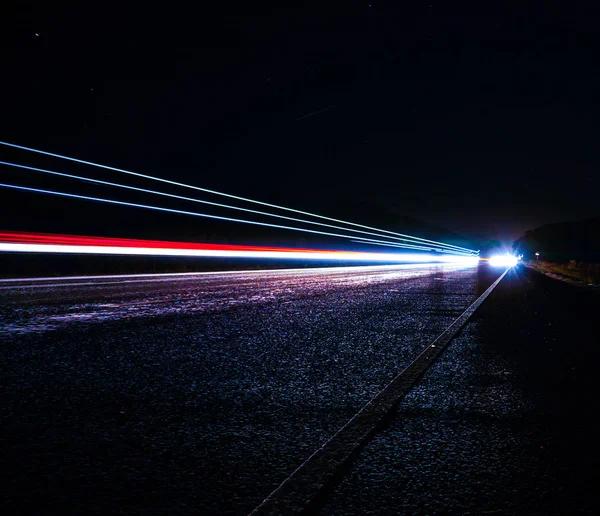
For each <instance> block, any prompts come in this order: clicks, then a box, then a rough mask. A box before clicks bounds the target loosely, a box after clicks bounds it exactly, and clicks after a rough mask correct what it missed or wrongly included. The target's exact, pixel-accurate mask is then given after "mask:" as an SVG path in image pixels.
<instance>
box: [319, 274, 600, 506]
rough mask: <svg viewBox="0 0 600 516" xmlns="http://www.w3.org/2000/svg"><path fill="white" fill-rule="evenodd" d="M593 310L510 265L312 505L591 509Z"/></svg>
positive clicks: (583, 296) (594, 470)
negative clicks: (324, 496)
mask: <svg viewBox="0 0 600 516" xmlns="http://www.w3.org/2000/svg"><path fill="white" fill-rule="evenodd" d="M599 314H600V292H598V291H592V290H584V289H581V288H576V287H573V286H570V285H565V284H563V283H560V282H557V281H554V280H551V279H548V278H545V277H543V276H541V275H539V274H538V273H536V272H534V271H531V270H527V269H525V268H523V267H519V268H517V269H516V270H514V271H512V272H511V273H510V274H509V275H508V276H507V277H506V278H505V279H504V280H503V281H502V282H501V283H500V285H499V286H498V287H497V288H496V290H495V291H494V293H493V294H492V295H491V296H490V298H489V299H488V301H486V303H484V305H483V306H482V307H481V309H480V310H479V311H478V312H477V313H476V314H475V316H474V317H473V318H472V319H471V321H470V322H469V323H468V324H467V326H466V327H465V328H464V330H463V331H462V333H461V334H460V335H459V336H457V337H456V338H455V340H454V342H453V343H452V344H451V345H450V347H449V348H448V349H447V350H446V352H445V354H444V355H443V356H442V357H441V358H440V359H439V361H438V362H436V364H434V366H433V367H432V368H431V369H430V370H429V372H428V373H426V375H425V377H424V378H423V381H422V382H421V383H420V385H418V386H417V387H416V388H415V389H414V390H413V391H412V392H411V393H410V394H409V395H408V396H407V397H406V398H405V399H404V401H403V402H402V403H401V404H400V406H399V408H398V412H397V414H396V417H395V418H394V419H393V421H392V422H391V423H390V425H389V427H388V428H386V429H385V430H383V431H382V432H380V433H379V434H378V435H377V436H376V437H375V438H374V439H373V440H372V441H371V442H370V443H369V444H368V445H367V446H366V447H365V449H364V450H363V451H362V453H361V454H360V456H359V457H358V459H357V460H356V462H355V463H354V464H353V467H352V469H351V470H350V471H349V473H348V474H347V476H346V477H345V479H344V480H343V482H342V483H341V485H340V486H339V487H338V488H337V489H336V490H335V491H334V492H333V493H332V494H331V495H330V497H329V500H328V501H327V503H326V504H325V505H324V507H322V509H321V511H320V514H327V515H329V514H335V515H362V514H373V515H375V514H381V515H387V514H418V515H424V514H509V515H513V514H519V515H521V514H522V515H525V514H540V515H541V514H552V515H554V514H555V515H559V514H561V515H564V514H590V515H591V514H600V500H599V498H598V496H597V493H596V491H597V485H598V480H599V479H600V476H599V469H598V468H599V466H600V449H599V446H598V439H597V433H598V425H597V407H598V403H597V396H598V377H597V365H598V359H599V358H600V348H599V346H598V344H600V340H599V333H598V322H597V317H598V315H599Z"/></svg>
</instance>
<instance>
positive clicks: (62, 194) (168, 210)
mask: <svg viewBox="0 0 600 516" xmlns="http://www.w3.org/2000/svg"><path fill="white" fill-rule="evenodd" d="M0 187H4V188H11V189H14V190H22V191H26V192H35V193H43V194H48V195H56V196H59V197H67V198H71V199H82V200H86V201H96V202H102V203H107V204H115V205H119V206H130V207H133V208H144V209H148V210H155V211H162V212H166V213H177V214H180V215H193V216H195V217H203V218H208V219H216V220H224V221H227V222H240V223H243V224H251V225H255V226H264V227H271V228H276V229H290V230H293V231H300V232H304V233H313V234H317V235H326V236H333V237H336V238H349V236H348V235H341V234H339V233H329V232H327V231H317V230H314V229H306V228H296V227H292V226H284V225H281V224H269V223H267V222H257V221H251V220H245V219H235V218H232V217H221V216H219V215H209V214H207V213H197V212H193V211H185V210H175V209H172V208H162V207H160V206H149V205H147V204H137V203H132V202H125V201H117V200H114V199H104V198H102V197H91V196H87V195H77V194H71V193H66V192H56V191H54V190H43V189H41V188H31V187H27V186H19V185H11V184H6V183H0ZM352 238H354V239H355V240H360V241H362V242H367V243H373V242H376V243H381V244H385V245H387V246H388V247H400V248H405V249H419V250H425V251H429V250H430V247H418V246H416V245H410V244H401V243H395V242H394V243H392V242H385V241H382V240H374V239H372V238H363V237H357V236H353V237H352ZM456 254H464V255H467V256H472V255H471V254H467V253H460V252H459V251H456Z"/></svg>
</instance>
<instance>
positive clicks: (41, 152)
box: [0, 141, 479, 254]
mask: <svg viewBox="0 0 600 516" xmlns="http://www.w3.org/2000/svg"><path fill="white" fill-rule="evenodd" d="M0 145H5V146H7V147H12V148H15V149H21V150H26V151H29V152H35V153H37V154H43V155H45V156H51V157H53V158H60V159H65V160H68V161H73V162H76V163H82V164H83V165H91V166H94V167H99V168H103V169H106V170H112V171H114V172H119V173H122V174H129V175H132V176H136V177H142V178H144V179H150V180H152V181H160V182H161V183H167V184H171V185H174V186H179V187H182V188H191V189H193V190H198V191H200V192H206V193H210V194H213V195H221V196H224V197H228V198H230V199H236V200H238V201H244V202H249V203H253V204H260V205H262V206H267V207H269V208H275V209H278V210H284V211H290V212H294V213H299V214H301V215H308V216H309V217H315V218H319V219H322V220H328V221H330V222H337V223H339V224H345V225H350V226H354V227H359V228H363V229H369V230H373V231H379V232H381V233H387V234H390V235H395V236H399V237H407V238H410V239H414V240H417V241H419V242H424V243H428V244H437V245H442V246H446V247H449V248H453V249H456V250H459V251H461V252H463V253H465V252H466V253H469V254H473V253H478V252H479V251H473V250H472V249H467V248H465V247H459V246H455V245H451V244H445V243H443V242H436V241H435V240H428V239H426V238H419V237H413V236H410V235H405V234H403V233H397V232H394V231H388V230H385V229H378V228H374V227H371V226H365V225H363V224H356V223H354V222H347V221H344V220H339V219H334V218H331V217H325V216H323V215H317V214H316V213H310V212H306V211H301V210H296V209H293V208H286V207H285V206H279V205H277V204H270V203H266V202H262V201H255V200H254V199H248V198H246V197H240V196H237V195H232V194H228V193H224V192H218V191H216V190H209V189H208V188H201V187H199V186H193V185H188V184H185V183H179V182H177V181H171V180H170V179H163V178H161V177H155V176H150V175H147V174H140V173H139V172H132V171H130V170H124V169H122V168H116V167H111V166H108V165H102V164H100V163H94V162H92V161H85V160H82V159H77V158H72V157H70V156H64V155H62V154H55V153H52V152H47V151H43V150H39V149H34V148H31V147H25V146H23V145H16V144H14V143H8V142H3V141H0Z"/></svg>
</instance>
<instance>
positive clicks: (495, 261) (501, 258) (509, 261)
mask: <svg viewBox="0 0 600 516" xmlns="http://www.w3.org/2000/svg"><path fill="white" fill-rule="evenodd" d="M518 261H519V259H518V258H517V257H516V256H511V255H510V254H499V255H496V256H492V257H491V258H490V265H491V266H492V267H513V266H515V265H517V262H518Z"/></svg>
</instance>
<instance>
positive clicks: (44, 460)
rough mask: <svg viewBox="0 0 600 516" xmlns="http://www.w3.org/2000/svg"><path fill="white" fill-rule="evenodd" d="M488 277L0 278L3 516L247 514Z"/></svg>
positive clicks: (394, 272)
mask: <svg viewBox="0 0 600 516" xmlns="http://www.w3.org/2000/svg"><path fill="white" fill-rule="evenodd" d="M497 276H498V274H496V275H495V276H494V274H491V275H490V274H483V275H482V274H480V273H479V272H478V268H477V267H465V266H458V265H456V266H455V265H449V264H445V265H395V266H376V267H356V268H336V269H302V270H291V271H290V270H288V271H286V270H278V271H270V272H269V271H262V272H257V271H255V272H248V273H244V272H235V273H208V274H196V275H168V276H166V275H157V276H144V277H139V276H137V277H136V276H130V277H101V278H63V279H41V280H32V281H15V280H11V281H6V280H4V281H2V282H0V345H1V346H2V358H3V359H2V362H1V365H0V372H1V374H2V378H3V382H2V387H1V391H0V395H1V398H2V399H1V402H2V403H1V406H2V409H1V410H2V428H3V430H2V435H3V437H2V438H3V440H4V443H3V449H4V450H7V452H6V456H5V464H7V466H8V467H7V471H8V472H9V475H8V477H7V480H5V481H4V482H3V484H2V487H3V490H5V493H3V497H4V499H5V501H6V502H7V503H8V505H9V506H10V507H11V510H12V513H19V512H25V513H26V512H31V511H34V510H41V511H42V512H52V511H55V512H59V513H74V512H77V513H79V512H82V513H83V512H85V513H92V514H106V513H108V512H111V513H124V514H141V513H144V514H153V513H156V514H159V513H166V512H168V513H170V514H192V513H202V514H247V513H248V512H250V511H251V510H252V509H253V508H254V507H256V506H257V505H258V504H259V503H260V502H261V501H262V500H263V498H264V497H265V496H266V495H268V494H269V493H270V492H271V491H272V490H273V489H274V488H275V487H277V486H278V485H279V484H280V483H281V482H282V480H283V479H285V478H286V477H287V476H288V475H289V474H290V473H291V472H292V471H293V470H294V469H295V468H296V467H297V466H298V465H299V464H300V463H301V462H302V461H303V460H304V459H306V458H307V457H308V456H309V455H310V454H311V453H312V452H313V451H314V450H315V449H316V448H317V447H319V445H320V444H322V443H323V442H324V441H326V440H327V438H328V437H330V436H331V435H332V434H333V433H335V431H336V430H337V429H338V428H339V427H340V426H342V425H343V424H344V423H345V422H346V421H347V420H348V419H349V418H350V417H352V415H354V414H355V413H356V412H357V411H358V410H359V409H360V408H361V407H362V406H363V405H364V404H365V403H366V402H367V401H368V400H369V399H370V398H371V397H372V396H373V395H374V394H376V393H377V392H378V391H379V390H380V389H381V388H382V387H383V386H385V384H386V383H387V382H388V381H389V380H390V379H391V378H392V377H394V376H395V374H397V373H398V372H399V370H401V369H402V368H403V367H404V366H405V365H407V364H408V363H409V362H410V361H411V359H412V358H414V357H415V356H416V355H417V354H418V353H419V352H420V351H421V350H422V349H423V348H424V347H425V346H426V345H427V344H428V343H430V342H432V341H433V340H434V339H435V338H436V337H437V336H438V335H439V334H440V333H442V331H443V330H444V329H446V328H447V327H448V326H449V325H450V324H451V323H452V322H453V321H454V320H455V319H456V318H457V317H458V316H459V315H460V314H461V313H462V312H463V311H464V310H465V309H466V308H467V307H468V306H469V305H470V304H471V303H472V302H473V301H474V300H475V299H476V298H477V297H478V294H480V293H481V292H483V290H485V288H487V287H488V286H489V284H490V283H491V282H492V281H493V280H494V279H495V277H497Z"/></svg>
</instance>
